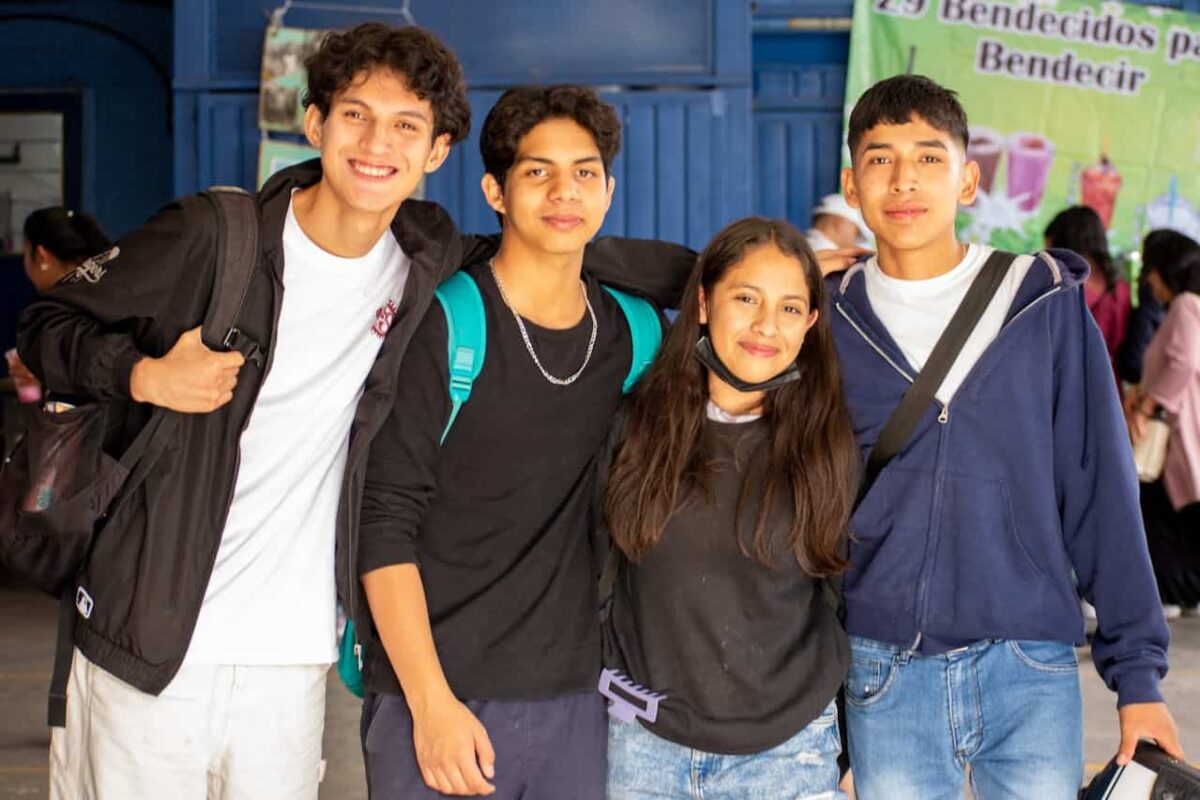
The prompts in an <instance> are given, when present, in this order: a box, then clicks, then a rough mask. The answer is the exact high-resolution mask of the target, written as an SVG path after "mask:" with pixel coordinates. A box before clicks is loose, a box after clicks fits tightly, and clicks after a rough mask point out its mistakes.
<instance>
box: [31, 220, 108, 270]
mask: <svg viewBox="0 0 1200 800" xmlns="http://www.w3.org/2000/svg"><path fill="white" fill-rule="evenodd" d="M23 233H24V235H25V241H26V242H29V245H30V247H44V248H46V249H47V250H48V251H50V253H52V254H53V255H54V257H55V258H57V259H58V260H59V261H62V262H63V263H64V264H75V265H79V264H81V263H83V262H84V261H86V260H87V259H89V258H91V257H92V256H95V255H99V254H100V253H103V252H104V251H105V250H108V249H109V248H111V247H112V242H111V241H110V240H109V238H108V236H106V235H105V234H104V231H103V230H102V229H101V228H100V223H99V222H97V221H96V220H95V219H94V218H92V217H91V216H89V215H88V214H83V213H80V212H75V211H70V210H68V209H66V208H63V207H62V206H50V207H49V208H39V209H38V210H37V211H34V212H33V213H31V214H30V215H29V216H28V217H26V218H25V227H24V230H23Z"/></svg>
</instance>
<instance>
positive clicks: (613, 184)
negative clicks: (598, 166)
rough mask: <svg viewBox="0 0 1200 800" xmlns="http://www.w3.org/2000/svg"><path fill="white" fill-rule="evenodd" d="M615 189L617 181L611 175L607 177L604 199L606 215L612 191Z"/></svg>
mask: <svg viewBox="0 0 1200 800" xmlns="http://www.w3.org/2000/svg"><path fill="white" fill-rule="evenodd" d="M615 188H617V179H616V178H614V177H613V176H612V175H609V176H608V194H607V195H605V197H604V213H605V214H607V213H608V209H609V207H610V206H611V205H612V196H613V189H615Z"/></svg>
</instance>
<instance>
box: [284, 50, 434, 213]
mask: <svg viewBox="0 0 1200 800" xmlns="http://www.w3.org/2000/svg"><path fill="white" fill-rule="evenodd" d="M433 125H434V120H433V109H432V107H431V106H430V104H429V101H428V100H422V99H420V98H418V97H417V96H416V95H415V94H413V93H412V91H410V90H409V88H408V83H407V82H406V81H405V80H404V78H403V76H401V75H398V74H397V73H395V72H392V71H391V70H388V69H382V68H381V69H376V70H372V71H369V72H362V73H360V74H359V75H357V76H355V78H354V80H353V81H351V82H350V84H349V85H348V86H346V88H345V89H343V90H341V91H340V92H338V93H337V94H336V95H334V97H333V101H332V102H331V104H330V107H329V115H328V117H323V116H322V114H321V112H320V110H319V109H318V108H317V107H316V106H315V105H310V106H309V107H308V109H307V111H306V112H305V116H304V130H305V133H306V135H307V136H308V140H309V142H310V143H312V145H313V147H317V148H319V149H320V150H321V170H322V182H323V184H325V186H326V187H327V188H328V189H329V190H331V191H332V193H333V194H334V196H336V198H337V200H338V203H339V205H341V206H342V207H343V209H345V210H350V211H354V212H360V213H366V214H374V215H383V216H386V217H387V218H388V219H389V220H390V219H391V217H392V216H394V215H395V213H396V209H397V208H399V206H400V204H401V203H403V202H404V201H405V200H406V199H408V198H409V197H411V196H412V194H413V192H414V191H416V188H417V186H418V185H419V184H420V182H421V178H422V177H423V176H424V175H425V174H426V173H428V172H433V171H434V170H435V169H437V168H438V167H440V166H441V164H442V162H443V161H445V159H446V156H447V154H448V153H449V150H450V137H449V134H442V135H441V136H438V137H437V138H436V139H435V138H434V136H433Z"/></svg>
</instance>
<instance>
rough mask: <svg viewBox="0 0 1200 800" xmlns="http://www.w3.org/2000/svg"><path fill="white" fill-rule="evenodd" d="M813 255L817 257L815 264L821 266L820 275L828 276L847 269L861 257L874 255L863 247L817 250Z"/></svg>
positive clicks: (873, 252)
mask: <svg viewBox="0 0 1200 800" xmlns="http://www.w3.org/2000/svg"><path fill="white" fill-rule="evenodd" d="M814 254H815V255H816V257H817V263H818V264H820V265H821V274H822V275H828V274H829V273H831V272H841V271H842V270H844V269H849V268H850V266H851V265H852V264H853V263H854V262H855V261H858V260H859V259H860V258H862V257H863V256H873V255H875V251H874V250H868V249H867V248H865V247H839V248H838V249H837V250H817V251H815V253H814Z"/></svg>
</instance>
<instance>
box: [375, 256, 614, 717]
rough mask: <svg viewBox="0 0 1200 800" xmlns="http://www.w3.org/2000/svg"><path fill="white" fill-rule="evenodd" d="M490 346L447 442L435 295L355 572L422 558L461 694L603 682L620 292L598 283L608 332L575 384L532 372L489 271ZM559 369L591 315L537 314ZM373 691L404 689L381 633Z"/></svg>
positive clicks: (544, 354) (436, 627) (547, 355)
mask: <svg viewBox="0 0 1200 800" xmlns="http://www.w3.org/2000/svg"><path fill="white" fill-rule="evenodd" d="M470 273H471V275H472V276H473V277H474V278H475V279H476V282H477V283H478V284H479V287H480V290H481V292H482V294H483V299H484V307H485V309H486V314H487V354H486V358H485V359H484V367H483V371H482V372H481V373H480V375H479V377H478V378H477V379H476V381H475V384H474V387H473V389H472V393H471V397H470V399H469V400H468V401H467V403H466V404H464V405H463V407H462V410H461V411H460V412H459V414H458V417H457V419H456V420H455V422H454V426H453V427H452V428H451V429H450V433H449V435H448V436H447V437H446V440H445V442H444V443H443V444H442V445H441V446H440V447H439V445H438V439H439V437H440V435H441V432H442V430H443V428H444V426H445V423H446V420H447V418H448V416H449V412H450V401H449V397H448V394H447V383H448V378H447V367H446V323H445V318H444V316H443V312H442V309H441V306H440V305H438V304H436V303H435V304H434V305H433V306H432V307H431V309H430V311H429V312H428V313H427V314H426V316H425V318H424V319H423V320H422V322H421V324H420V325H419V326H418V328H417V331H416V333H415V334H414V336H413V340H412V344H411V345H410V346H409V350H408V353H407V354H406V355H405V359H404V363H403V365H402V367H401V370H400V375H399V387H398V389H397V393H396V403H395V406H394V408H393V411H392V414H391V416H390V417H389V419H388V421H387V423H386V424H385V425H384V427H383V429H381V430H380V432H379V434H378V436H377V437H376V439H375V441H374V443H373V446H372V449H371V456H370V460H369V464H368V477H367V481H366V484H365V491H364V497H363V512H362V540H361V542H360V544H359V563H358V567H359V574H360V575H362V574H365V573H367V572H370V571H371V570H373V569H377V568H379V567H383V566H387V565H391V564H400V563H416V564H418V565H419V567H420V570H421V577H422V581H423V583H424V586H425V595H426V599H427V601H428V604H429V615H430V620H431V622H432V626H433V637H434V641H435V643H436V645H437V651H438V655H439V657H440V659H441V663H442V667H443V670H444V671H445V674H446V677H447V679H448V681H449V683H450V688H451V689H452V690H453V691H454V693H455V695H456V696H457V697H459V698H460V699H540V698H548V697H554V696H559V695H562V694H566V693H569V692H575V691H586V690H588V689H591V688H594V687H595V685H596V678H597V675H598V673H599V665H600V632H599V626H598V624H597V616H596V605H597V597H596V580H595V574H596V571H597V570H596V565H595V562H594V559H593V556H592V550H591V546H590V541H591V539H590V535H589V525H590V520H589V511H590V503H591V499H592V497H593V493H594V485H593V480H594V468H593V462H594V459H595V455H596V453H597V452H598V451H599V450H600V448H601V447H602V445H603V444H604V440H605V436H606V434H607V432H608V428H609V425H610V424H611V422H612V418H613V416H614V414H615V413H616V411H617V409H618V407H619V405H620V402H621V385H622V383H623V381H624V380H625V376H626V373H627V372H628V370H629V363H630V358H631V342H630V334H629V328H628V325H627V323H626V322H625V318H624V316H623V315H622V313H621V311H620V309H619V307H618V306H617V304H616V301H615V300H613V299H612V297H611V296H610V295H609V294H608V293H607V292H605V291H603V290H602V289H601V288H600V286H599V285H598V284H597V283H596V282H595V281H593V280H591V279H588V297H589V299H590V301H591V304H592V307H593V308H594V309H595V312H596V317H597V321H598V333H597V336H596V344H595V348H594V352H593V354H592V357H591V361H590V362H589V363H588V366H587V369H586V370H584V372H583V374H582V375H581V376H580V378H579V379H578V380H577V381H575V382H574V383H573V384H571V385H569V386H555V385H552V384H551V383H549V382H548V381H547V380H546V379H545V378H544V377H543V376H542V374H541V373H540V372H539V371H538V369H537V367H536V366H535V365H534V363H533V360H532V359H531V358H530V355H529V353H528V352H527V351H526V348H525V345H524V343H523V342H522V339H521V335H520V332H519V331H518V329H517V325H516V322H515V321H514V320H513V317H512V313H511V312H510V311H509V310H508V308H507V307H506V306H505V305H504V304H503V301H502V300H501V299H500V295H499V292H498V290H497V287H496V283H495V281H494V279H493V278H492V276H491V273H490V271H489V270H488V268H487V266H486V265H483V266H482V267H481V268H474V269H471V270H470ZM525 325H526V329H527V330H528V332H529V335H530V338H531V340H532V342H533V347H534V348H535V350H536V352H537V354H538V357H539V358H540V359H541V361H542V364H543V365H544V366H545V367H546V369H547V370H548V371H549V372H550V374H551V375H555V376H558V377H564V376H567V375H570V374H572V373H574V372H575V371H576V370H577V369H578V368H579V365H580V364H581V363H582V362H583V358H584V353H585V352H586V350H587V344H588V339H589V337H590V335H591V320H590V318H589V317H588V316H587V315H586V314H585V315H584V317H583V320H582V321H581V322H580V323H579V324H578V325H576V326H575V327H574V328H571V329H569V330H548V329H544V328H539V327H538V326H536V325H533V324H532V323H530V322H528V321H526V322H525ZM364 678H365V681H366V685H367V687H368V688H369V689H371V690H372V691H376V692H388V693H398V692H399V691H400V686H399V683H398V681H397V680H396V677H395V673H394V672H393V670H392V668H391V665H390V664H389V662H388V660H387V656H386V653H385V652H384V650H383V647H382V645H381V644H380V642H379V639H378V637H377V636H373V637H372V638H371V640H370V641H369V642H368V646H367V659H366V662H365V664H364Z"/></svg>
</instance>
